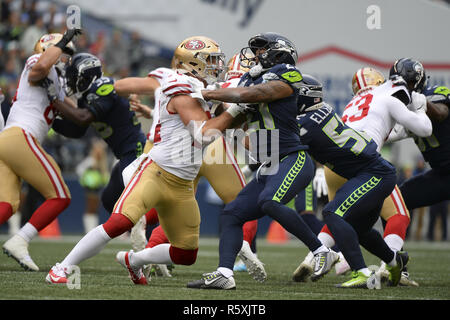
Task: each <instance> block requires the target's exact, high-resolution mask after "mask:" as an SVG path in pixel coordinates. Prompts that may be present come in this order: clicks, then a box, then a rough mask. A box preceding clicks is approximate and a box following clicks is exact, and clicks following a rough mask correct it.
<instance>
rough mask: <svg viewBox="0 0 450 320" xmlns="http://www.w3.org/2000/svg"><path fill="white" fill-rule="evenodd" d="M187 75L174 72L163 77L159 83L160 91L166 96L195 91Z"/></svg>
mask: <svg viewBox="0 0 450 320" xmlns="http://www.w3.org/2000/svg"><path fill="white" fill-rule="evenodd" d="M188 78H189V77H187V76H180V75H178V74H174V75H172V76H170V77H167V78H166V79H164V80H165V81H163V82H162V83H161V91H162V93H163V94H165V95H166V96H169V97H171V96H176V95H179V94H191V93H193V92H195V89H194V86H193V84H192V82H191V81H190V80H189V79H188Z"/></svg>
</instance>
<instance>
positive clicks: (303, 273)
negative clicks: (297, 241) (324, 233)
mask: <svg viewBox="0 0 450 320" xmlns="http://www.w3.org/2000/svg"><path fill="white" fill-rule="evenodd" d="M313 270H314V255H313V253H312V252H311V251H310V252H308V254H307V255H306V257H305V259H304V260H303V261H302V263H300V265H299V266H298V267H297V269H295V271H294V273H293V274H292V280H294V281H295V282H306V281H307V280H308V279H309V276H310V275H311V274H312V273H313Z"/></svg>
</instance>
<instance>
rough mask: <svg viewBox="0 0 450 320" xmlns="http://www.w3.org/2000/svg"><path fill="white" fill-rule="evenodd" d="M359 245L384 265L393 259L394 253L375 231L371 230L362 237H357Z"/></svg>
mask: <svg viewBox="0 0 450 320" xmlns="http://www.w3.org/2000/svg"><path fill="white" fill-rule="evenodd" d="M359 243H360V244H361V245H362V246H363V247H364V248H365V249H366V250H367V251H369V252H370V253H372V254H373V255H375V256H377V257H378V258H380V259H381V260H383V261H384V262H386V263H389V262H391V261H392V259H394V256H395V253H394V251H392V249H391V248H389V246H388V245H387V243H386V242H385V241H384V240H383V238H382V237H381V235H380V234H379V233H378V231H376V230H375V229H371V230H370V231H369V232H366V233H364V234H362V235H359Z"/></svg>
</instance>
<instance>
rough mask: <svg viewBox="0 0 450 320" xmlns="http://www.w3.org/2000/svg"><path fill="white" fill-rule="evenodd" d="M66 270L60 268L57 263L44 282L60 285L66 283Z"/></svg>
mask: <svg viewBox="0 0 450 320" xmlns="http://www.w3.org/2000/svg"><path fill="white" fill-rule="evenodd" d="M66 271H67V268H65V267H63V266H61V265H60V264H59V263H57V264H55V265H54V266H53V267H52V268H51V269H50V271H49V272H48V274H47V276H46V277H45V281H47V282H48V283H50V284H62V283H67V272H66Z"/></svg>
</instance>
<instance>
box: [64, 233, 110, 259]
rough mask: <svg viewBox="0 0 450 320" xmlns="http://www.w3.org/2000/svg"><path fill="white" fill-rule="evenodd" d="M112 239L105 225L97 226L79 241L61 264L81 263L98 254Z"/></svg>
mask: <svg viewBox="0 0 450 320" xmlns="http://www.w3.org/2000/svg"><path fill="white" fill-rule="evenodd" d="M110 240H111V238H110V237H109V236H108V234H107V233H106V231H105V229H103V225H99V226H97V227H96V228H94V229H92V230H91V231H89V232H88V233H87V234H86V235H85V236H84V237H83V238H81V240H80V241H78V243H77V244H76V245H75V247H74V248H73V249H72V251H70V253H69V254H68V255H67V257H66V258H65V259H64V260H63V261H62V262H61V265H63V266H73V265H78V264H80V262H83V261H84V260H86V259H89V258H91V257H93V256H95V255H96V254H98V253H99V252H100V251H101V250H102V249H103V248H104V247H105V245H106V244H107V243H108V242H109V241H110Z"/></svg>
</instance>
